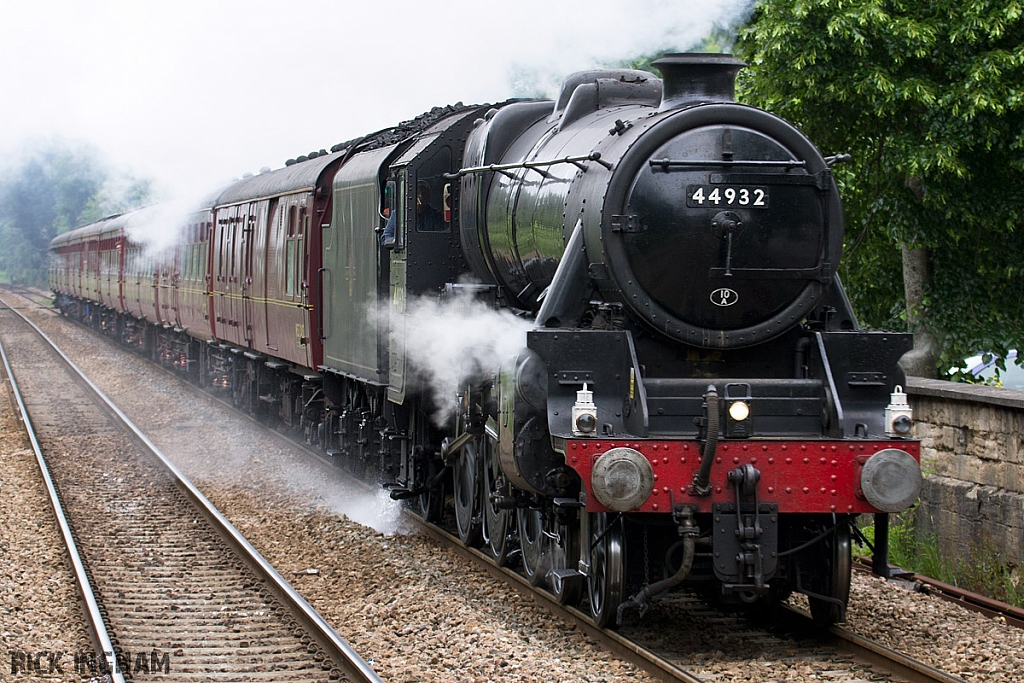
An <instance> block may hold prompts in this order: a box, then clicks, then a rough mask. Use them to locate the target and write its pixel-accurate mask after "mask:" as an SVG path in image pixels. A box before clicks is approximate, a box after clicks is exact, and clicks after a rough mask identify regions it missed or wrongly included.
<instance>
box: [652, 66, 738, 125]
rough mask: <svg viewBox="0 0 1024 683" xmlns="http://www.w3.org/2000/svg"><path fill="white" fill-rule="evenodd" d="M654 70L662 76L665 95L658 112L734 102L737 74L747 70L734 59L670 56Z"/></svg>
mask: <svg viewBox="0 0 1024 683" xmlns="http://www.w3.org/2000/svg"><path fill="white" fill-rule="evenodd" d="M652 66H654V67H655V68H657V69H658V71H660V72H661V75H662V80H663V81H664V94H663V95H662V98H661V106H660V107H659V108H658V111H666V110H668V109H676V108H677V107H683V106H688V105H692V104H702V103H706V102H732V101H733V100H734V99H735V87H736V74H737V73H739V71H740V69H742V68H743V67H745V66H746V64H744V63H743V62H741V61H739V60H738V59H733V57H732V55H724V54H717V55H716V54H700V53H677V54H667V55H665V56H664V57H662V58H661V59H659V60H657V61H655V62H654V63H653V64H652Z"/></svg>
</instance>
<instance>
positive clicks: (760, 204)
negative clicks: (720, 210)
mask: <svg viewBox="0 0 1024 683" xmlns="http://www.w3.org/2000/svg"><path fill="white" fill-rule="evenodd" d="M686 206H688V207H689V208H691V209H709V208H710V209H713V208H717V207H721V206H733V207H735V206H739V207H744V208H748V209H767V208H768V188H767V187H757V186H754V185H687V186H686Z"/></svg>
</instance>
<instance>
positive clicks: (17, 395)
mask: <svg viewBox="0 0 1024 683" xmlns="http://www.w3.org/2000/svg"><path fill="white" fill-rule="evenodd" d="M7 310H10V311H12V312H15V313H16V311H14V309H13V308H11V307H10V306H7ZM18 315H21V314H20V313H18ZM21 317H22V319H25V318H24V316H21ZM0 357H2V358H3V366H4V368H3V369H4V379H6V380H7V382H8V389H9V391H10V392H11V395H12V397H13V398H14V400H15V403H16V407H17V409H18V412H19V413H20V418H21V422H22V424H23V425H24V426H25V432H26V434H27V435H28V439H29V441H30V442H31V443H32V450H33V452H35V455H36V464H38V465H39V472H40V474H41V475H42V477H43V483H44V484H45V486H46V495H47V497H48V498H49V499H50V507H51V508H52V509H53V514H54V516H55V517H56V518H57V527H58V528H59V529H60V535H61V538H62V539H63V540H64V549H65V551H66V552H67V555H68V559H69V560H70V562H71V567H72V570H73V572H74V575H75V584H76V585H77V586H78V593H79V596H80V597H81V599H82V603H83V607H84V609H85V617H86V620H87V621H88V627H89V629H90V631H91V634H90V635H91V636H92V639H93V645H94V646H96V648H97V650H98V651H99V652H102V653H103V660H104V661H105V662H106V667H107V671H106V672H107V673H108V674H109V675H110V678H111V681H113V683H124V680H125V679H124V675H123V674H122V673H121V671H120V670H119V667H118V666H117V656H116V654H115V652H114V645H113V643H111V641H110V635H109V634H108V632H107V626H106V623H105V622H104V620H103V615H102V614H101V613H100V607H99V603H98V601H97V600H96V594H95V593H94V592H93V589H92V583H91V582H90V581H89V576H88V575H87V574H86V571H85V563H84V561H83V560H82V556H81V554H80V553H79V552H78V544H77V543H75V538H74V536H73V535H72V533H71V525H70V524H69V523H68V518H67V516H66V515H65V514H64V507H63V505H62V504H61V502H60V498H59V497H58V495H57V487H56V486H55V485H54V483H53V477H51V476H50V468H49V466H48V465H47V463H46V458H45V457H43V451H42V449H41V448H40V447H39V440H38V439H37V438H36V430H35V427H34V426H33V424H32V418H31V416H30V415H29V413H28V408H27V407H26V405H25V400H24V397H23V396H22V395H21V390H20V389H19V388H18V381H17V379H15V377H14V370H13V368H11V364H10V361H9V360H8V359H7V351H6V350H5V349H4V345H3V341H0Z"/></svg>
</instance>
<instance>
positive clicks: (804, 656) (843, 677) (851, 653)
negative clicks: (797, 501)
mask: <svg viewBox="0 0 1024 683" xmlns="http://www.w3.org/2000/svg"><path fill="white" fill-rule="evenodd" d="M410 518H412V519H415V520H416V521H417V524H418V525H419V526H420V528H421V529H422V530H423V532H424V533H426V534H428V535H430V536H431V537H433V538H435V539H436V540H438V541H439V542H441V543H444V544H445V545H446V546H448V547H449V548H451V549H452V550H454V551H455V552H457V553H459V554H460V555H462V556H463V557H466V558H468V559H470V560H471V561H473V562H475V563H479V565H480V566H481V567H483V568H484V569H486V571H488V572H489V573H490V574H491V575H492V576H494V577H495V578H497V579H499V580H502V581H506V582H508V583H509V584H511V585H513V586H515V587H516V589H517V590H519V591H520V592H521V593H523V594H524V595H529V596H531V597H532V598H533V599H535V600H536V601H538V602H540V603H541V604H543V605H544V606H545V607H546V608H547V609H549V610H550V611H551V612H552V613H553V614H555V615H556V616H557V617H559V618H561V619H562V620H564V621H565V622H567V623H570V624H572V625H573V627H574V628H576V629H578V630H579V631H581V632H583V633H586V634H587V635H588V636H589V637H591V638H593V639H594V640H596V641H598V642H600V643H601V644H602V645H604V646H605V647H606V648H607V649H609V650H610V651H612V652H614V653H615V654H616V655H618V656H619V657H622V658H623V659H625V660H626V661H629V662H631V663H633V664H635V665H636V666H638V667H639V668H641V669H643V670H645V671H647V672H648V673H649V674H651V675H652V676H654V677H656V678H659V679H660V680H663V681H669V682H671V683H701V682H702V681H706V680H720V679H721V678H722V677H723V673H722V672H723V670H724V671H731V670H734V669H736V668H741V667H742V666H743V661H744V660H749V659H758V660H766V661H770V660H771V659H773V658H777V659H778V660H779V661H780V662H782V663H784V664H785V666H786V667H787V668H789V667H791V668H796V669H806V670H807V671H808V672H811V671H813V672H825V673H827V679H828V680H832V681H836V682H837V683H842V682H843V681H867V680H870V681H908V682H909V683H964V681H963V679H961V678H958V677H956V676H953V675H951V674H948V673H945V672H943V671H939V670H938V669H935V668H934V667H931V666H929V665H928V664H926V663H924V662H920V661H918V660H915V659H913V658H912V657H909V656H907V655H904V654H902V653H899V652H897V651H895V650H892V649H891V648H888V647H885V646H883V645H880V644H878V643H875V642H873V641H871V640H869V639H866V638H863V637H861V636H859V635H857V634H855V633H852V632H850V631H848V630H846V629H844V628H842V627H841V626H833V627H831V628H830V629H829V633H828V634H827V635H825V636H824V637H822V634H821V633H820V632H818V631H817V627H816V626H814V623H813V621H812V619H811V616H810V614H808V613H806V612H804V611H802V610H799V609H796V608H790V607H788V606H783V607H782V608H781V609H780V610H779V611H777V612H775V613H773V615H772V617H771V619H770V620H768V619H766V620H764V621H763V622H760V623H759V622H758V621H756V620H754V619H751V618H749V617H747V616H744V615H741V614H731V613H728V612H723V611H721V610H719V609H716V608H712V607H708V606H707V605H706V604H705V603H704V602H703V601H702V600H700V599H698V598H696V597H693V596H688V595H686V594H680V595H674V596H671V597H670V598H668V599H667V600H665V601H664V602H663V603H656V604H655V605H654V607H652V612H661V614H658V613H652V614H651V615H650V616H649V619H648V621H647V622H642V623H640V624H629V623H627V624H625V625H623V627H622V628H620V629H619V630H618V631H613V630H611V629H602V628H598V627H596V626H594V624H593V623H592V622H591V621H590V619H589V618H588V617H587V615H585V614H584V613H583V612H581V611H579V610H577V609H575V608H572V607H565V606H563V605H561V604H559V602H558V601H557V600H556V599H555V597H554V596H552V595H550V594H549V593H547V592H546V591H543V590H540V589H538V588H536V587H535V586H533V585H531V584H530V582H529V581H528V580H527V579H526V578H525V577H523V576H521V575H520V574H518V573H517V572H515V571H513V570H511V569H509V568H507V567H499V566H497V565H496V564H494V562H493V561H492V560H491V558H489V557H488V556H486V555H485V554H484V553H481V552H480V551H478V550H475V549H471V548H465V547H464V546H462V545H461V543H460V542H459V540H458V537H457V536H456V535H455V533H454V532H453V531H452V530H446V529H443V528H441V527H438V526H436V525H432V524H427V523H426V522H423V521H422V520H421V519H419V518H418V517H416V516H415V515H412V514H411V513H410ZM645 623H646V624H652V623H656V624H658V628H651V627H650V626H649V625H645ZM727 652H732V653H738V654H739V658H738V659H736V660H731V661H730V660H729V659H728V657H727V656H726V655H725V654H724V653H727ZM709 653H712V654H711V655H710V656H709ZM719 658H721V659H722V661H720V662H717V663H714V664H713V665H712V666H708V660H716V659H719ZM780 680H781V679H780Z"/></svg>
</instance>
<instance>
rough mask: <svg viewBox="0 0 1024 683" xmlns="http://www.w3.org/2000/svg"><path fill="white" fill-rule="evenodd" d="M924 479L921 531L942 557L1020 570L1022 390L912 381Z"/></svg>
mask: <svg viewBox="0 0 1024 683" xmlns="http://www.w3.org/2000/svg"><path fill="white" fill-rule="evenodd" d="M908 385H909V386H908V387H907V393H908V394H910V405H911V407H912V408H913V409H914V436H916V437H917V438H919V439H921V466H922V469H923V470H924V473H925V483H924V490H923V491H922V492H921V504H920V506H919V507H918V510H917V522H918V529H919V530H920V531H921V532H922V533H927V534H933V535H934V536H936V537H937V538H938V540H939V548H940V550H941V551H942V553H943V554H944V555H947V556H950V557H962V558H968V557H971V555H972V554H973V553H974V552H975V551H976V550H978V549H980V550H981V551H982V552H989V551H990V550H995V551H996V552H998V553H1000V554H1001V555H1002V557H1003V559H1004V561H1005V562H1006V563H1008V564H1015V565H1017V566H1024V391H1013V390H1010V389H1000V388H995V387H983V386H974V385H970V384H956V383H952V382H943V381H939V380H927V379H921V378H916V377H913V378H910V379H909V381H908Z"/></svg>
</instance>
